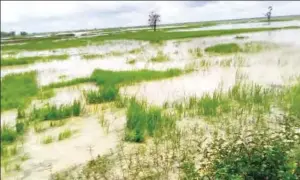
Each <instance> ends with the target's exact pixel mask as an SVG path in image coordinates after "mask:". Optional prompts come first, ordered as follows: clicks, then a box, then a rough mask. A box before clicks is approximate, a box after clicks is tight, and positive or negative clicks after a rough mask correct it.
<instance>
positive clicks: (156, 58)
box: [150, 51, 170, 62]
mask: <svg viewBox="0 0 300 180" xmlns="http://www.w3.org/2000/svg"><path fill="white" fill-rule="evenodd" d="M169 60H170V58H169V57H168V56H167V55H166V54H164V53H163V52H162V51H158V52H157V54H156V56H154V57H152V58H151V59H150V61H152V62H165V61H169Z"/></svg>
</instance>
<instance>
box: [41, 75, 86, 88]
mask: <svg viewBox="0 0 300 180" xmlns="http://www.w3.org/2000/svg"><path fill="white" fill-rule="evenodd" d="M91 81H92V80H91V78H89V77H88V78H76V79H72V80H70V81H62V82H58V83H52V84H49V85H47V86H44V89H46V90H47V89H51V88H61V87H65V86H72V85H76V84H81V83H86V82H91Z"/></svg>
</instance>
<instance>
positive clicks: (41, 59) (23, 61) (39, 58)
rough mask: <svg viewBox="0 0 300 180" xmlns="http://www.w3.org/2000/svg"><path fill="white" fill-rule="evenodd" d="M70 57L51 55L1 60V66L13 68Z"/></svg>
mask: <svg viewBox="0 0 300 180" xmlns="http://www.w3.org/2000/svg"><path fill="white" fill-rule="evenodd" d="M68 58H69V55H67V54H64V55H51V56H32V57H21V58H1V66H13V65H24V64H33V63H36V62H46V61H52V60H67V59H68Z"/></svg>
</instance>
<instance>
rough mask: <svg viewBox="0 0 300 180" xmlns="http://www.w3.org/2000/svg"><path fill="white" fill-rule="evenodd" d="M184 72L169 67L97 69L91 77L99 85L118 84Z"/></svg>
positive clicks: (160, 77) (166, 76)
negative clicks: (154, 68)
mask: <svg viewBox="0 0 300 180" xmlns="http://www.w3.org/2000/svg"><path fill="white" fill-rule="evenodd" d="M182 73H183V72H182V71H181V70H179V69H169V70H167V71H151V70H138V71H109V70H101V69H96V70H95V71H94V72H93V74H92V76H91V79H92V80H93V81H95V82H96V83H97V84H98V85H104V86H106V85H116V84H122V85H123V84H130V83H134V82H135V83H136V82H141V81H147V80H148V81H149V80H156V79H163V78H170V77H174V76H179V75H181V74H182Z"/></svg>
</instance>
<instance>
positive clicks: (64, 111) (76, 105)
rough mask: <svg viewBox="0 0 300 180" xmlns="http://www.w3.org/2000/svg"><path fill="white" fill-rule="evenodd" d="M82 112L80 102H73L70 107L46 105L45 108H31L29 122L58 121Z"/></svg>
mask: <svg viewBox="0 0 300 180" xmlns="http://www.w3.org/2000/svg"><path fill="white" fill-rule="evenodd" d="M81 112H82V107H81V103H80V101H74V102H73V104H71V105H60V106H59V107H58V106H56V105H50V104H47V105H46V106H45V107H43V108H40V109H36V108H33V110H32V112H31V114H30V119H31V120H60V119H64V118H68V117H71V116H79V115H80V113H81Z"/></svg>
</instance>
